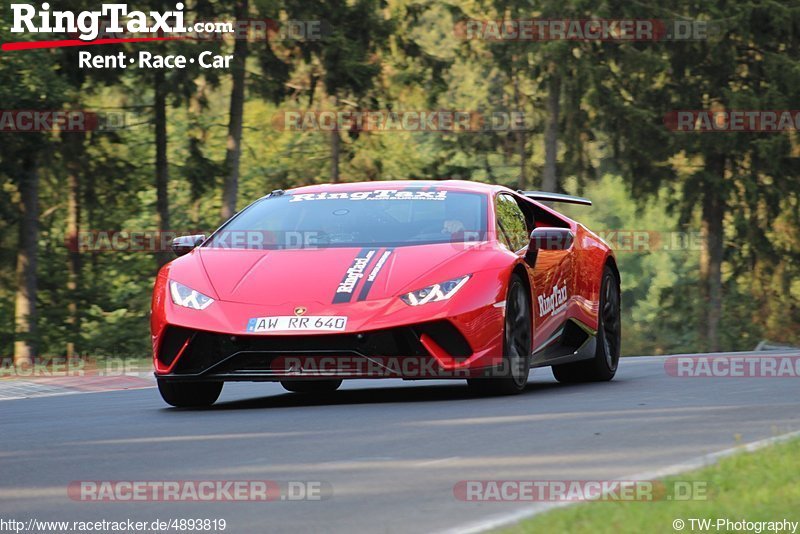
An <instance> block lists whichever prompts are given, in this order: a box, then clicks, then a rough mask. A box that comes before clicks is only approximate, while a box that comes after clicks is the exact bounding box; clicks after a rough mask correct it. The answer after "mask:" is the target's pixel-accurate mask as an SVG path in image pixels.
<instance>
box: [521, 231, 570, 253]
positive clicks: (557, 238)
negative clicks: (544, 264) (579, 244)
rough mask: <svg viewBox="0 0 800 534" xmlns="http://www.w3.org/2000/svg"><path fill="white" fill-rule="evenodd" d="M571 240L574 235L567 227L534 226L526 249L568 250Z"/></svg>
mask: <svg viewBox="0 0 800 534" xmlns="http://www.w3.org/2000/svg"><path fill="white" fill-rule="evenodd" d="M573 241H575V235H574V234H573V233H572V230H570V229H569V228H536V229H535V230H534V231H533V232H531V244H530V247H528V250H530V251H534V250H537V251H538V250H568V249H569V248H570V247H571V246H572V242H573Z"/></svg>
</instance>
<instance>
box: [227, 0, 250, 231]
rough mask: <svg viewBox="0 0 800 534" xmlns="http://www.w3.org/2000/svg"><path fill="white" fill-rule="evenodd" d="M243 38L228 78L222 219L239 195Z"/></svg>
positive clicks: (241, 16)
mask: <svg viewBox="0 0 800 534" xmlns="http://www.w3.org/2000/svg"><path fill="white" fill-rule="evenodd" d="M248 11H249V5H248V0H237V2H236V5H235V7H234V17H235V18H236V20H237V21H239V20H245V19H247V16H248ZM247 52H248V48H247V39H237V40H236V42H235V43H234V45H233V64H232V65H231V76H232V78H233V86H232V88H231V105H230V117H229V122H228V144H227V149H226V152H225V183H224V185H223V189H222V212H221V216H222V220H223V221H226V220H228V219H230V218H231V217H233V215H234V214H235V213H236V198H237V196H238V195H239V161H240V160H241V156H242V125H243V122H244V85H245V73H246V71H245V64H246V62H247Z"/></svg>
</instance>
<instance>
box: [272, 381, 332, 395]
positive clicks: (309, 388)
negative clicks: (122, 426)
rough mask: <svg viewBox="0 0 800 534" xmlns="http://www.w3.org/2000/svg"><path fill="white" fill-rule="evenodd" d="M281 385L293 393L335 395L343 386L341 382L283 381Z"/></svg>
mask: <svg viewBox="0 0 800 534" xmlns="http://www.w3.org/2000/svg"><path fill="white" fill-rule="evenodd" d="M281 385H282V386H283V389H285V390H286V391H291V392H292V393H333V392H334V391H336V390H337V389H339V386H341V385H342V381H341V380H335V379H334V380H282V381H281Z"/></svg>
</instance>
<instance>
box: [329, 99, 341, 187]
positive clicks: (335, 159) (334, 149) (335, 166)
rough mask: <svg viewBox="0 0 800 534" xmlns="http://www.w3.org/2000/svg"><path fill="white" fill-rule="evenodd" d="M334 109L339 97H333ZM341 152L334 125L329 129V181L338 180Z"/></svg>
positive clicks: (336, 128) (338, 137) (337, 131)
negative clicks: (331, 129)
mask: <svg viewBox="0 0 800 534" xmlns="http://www.w3.org/2000/svg"><path fill="white" fill-rule="evenodd" d="M334 109H336V110H337V111H338V109H339V98H334ZM341 152H342V138H341V136H340V133H339V128H338V127H334V129H333V131H331V182H333V183H337V182H338V181H339V156H340V154H341Z"/></svg>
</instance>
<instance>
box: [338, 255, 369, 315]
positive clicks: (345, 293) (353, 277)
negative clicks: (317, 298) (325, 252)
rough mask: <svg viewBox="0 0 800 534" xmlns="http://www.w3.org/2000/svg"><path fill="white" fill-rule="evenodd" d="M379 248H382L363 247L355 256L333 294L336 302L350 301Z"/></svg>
mask: <svg viewBox="0 0 800 534" xmlns="http://www.w3.org/2000/svg"><path fill="white" fill-rule="evenodd" d="M378 250H380V249H377V248H362V249H361V250H360V251H359V252H358V255H357V256H356V257H355V258H353V261H352V262H351V263H350V266H349V267H348V268H347V270H346V271H345V273H344V276H343V277H342V281H341V282H340V283H339V286H338V287H337V288H336V294H335V295H334V296H333V303H334V304H343V303H345V302H350V300H351V299H352V298H353V293H355V292H356V288H357V287H358V282H359V281H360V280H361V279H362V278H364V273H365V272H366V271H367V269H368V268H369V264H370V260H372V258H373V257H374V256H375V253H376V252H377V251H378Z"/></svg>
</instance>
